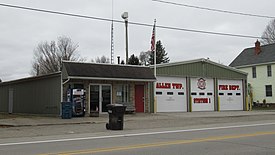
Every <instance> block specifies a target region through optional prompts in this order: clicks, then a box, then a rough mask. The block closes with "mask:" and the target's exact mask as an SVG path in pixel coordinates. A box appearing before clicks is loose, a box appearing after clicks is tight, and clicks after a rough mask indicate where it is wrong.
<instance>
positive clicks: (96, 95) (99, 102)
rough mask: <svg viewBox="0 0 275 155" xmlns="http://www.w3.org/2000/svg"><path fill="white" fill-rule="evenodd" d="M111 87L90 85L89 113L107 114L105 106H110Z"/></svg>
mask: <svg viewBox="0 0 275 155" xmlns="http://www.w3.org/2000/svg"><path fill="white" fill-rule="evenodd" d="M111 88H112V87H111V85H105V84H104V85H100V84H98V85H94V84H93V85H90V112H97V111H98V112H99V113H104V112H107V107H106V105H108V104H111V101H112V95H111V94H112V89H111Z"/></svg>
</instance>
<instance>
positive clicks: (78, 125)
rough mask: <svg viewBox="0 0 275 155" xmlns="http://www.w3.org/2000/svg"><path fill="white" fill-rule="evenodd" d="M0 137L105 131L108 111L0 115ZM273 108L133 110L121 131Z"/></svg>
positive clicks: (258, 116) (272, 116)
mask: <svg viewBox="0 0 275 155" xmlns="http://www.w3.org/2000/svg"><path fill="white" fill-rule="evenodd" d="M0 115H1V117H0V138H12V137H35V136H49V135H66V134H79V133H97V132H98V133H99V132H110V131H108V130H106V128H105V124H106V123H107V122H108V120H109V118H108V114H100V115H99V117H73V118H72V119H61V117H44V116H37V115H36V116H34V115H32V116H30V115H13V114H12V115H8V114H0ZM274 120H275V111H227V112H185V113H156V114H151V113H136V114H126V115H125V116H124V130H125V131H133V130H149V129H157V128H171V127H173V128H177V127H192V126H199V125H211V124H225V123H226V124H230V123H236V122H239V123H240V124H244V123H246V122H264V121H274Z"/></svg>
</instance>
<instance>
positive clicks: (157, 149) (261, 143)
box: [0, 121, 275, 155]
mask: <svg viewBox="0 0 275 155" xmlns="http://www.w3.org/2000/svg"><path fill="white" fill-rule="evenodd" d="M274 144H275V121H269V122H265V123H257V124H255V122H250V123H246V124H245V125H240V123H236V124H233V123H232V124H231V125H230V126H228V125H226V124H218V125H213V126H211V127H209V126H201V127H200V128H187V127H185V128H175V127H174V128H169V129H168V128H167V129H166V130H163V129H154V130H131V131H109V132H104V133H103V132H102V133H95V134H93V133H90V134H73V135H67V136H65V137H64V135H63V136H55V137H53V136H43V137H33V138H30V137H29V138H14V139H5V140H1V141H0V152H1V154H5V155H9V154H10V155H17V154H18V155H19V154H20V155H22V154H28V155H31V154H39V155H42V154H43V155H49V154H64V155H74V154H93V155H94V154H100V155H105V154H106V155H107V154H108V155H110V154H112V155H129V154H131V155H135V154H136V155H140V154H141V155H142V154H144V155H147V154H150V155H162V154H163V155H167V154H175V155H177V154H178V155H182V154H186V155H189V154H190V155H191V154H192V155H194V154H196V155H200V154H202V155H208V154H209V155H223V154H247V155H248V154H249V155H256V154H267V155H269V154H270V155H274V154H275V145H274Z"/></svg>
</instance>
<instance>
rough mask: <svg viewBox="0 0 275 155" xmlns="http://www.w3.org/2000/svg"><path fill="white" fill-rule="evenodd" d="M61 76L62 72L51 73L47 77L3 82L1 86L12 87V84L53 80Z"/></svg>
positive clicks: (0, 83)
mask: <svg viewBox="0 0 275 155" xmlns="http://www.w3.org/2000/svg"><path fill="white" fill-rule="evenodd" d="M60 75H61V72H55V73H50V74H46V75H39V76H32V77H26V78H22V79H17V80H12V81H2V82H0V86H1V85H3V86H4V85H10V84H18V83H24V82H31V81H36V80H41V79H47V78H51V77H58V76H60Z"/></svg>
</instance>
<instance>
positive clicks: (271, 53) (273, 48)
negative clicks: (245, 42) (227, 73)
mask: <svg viewBox="0 0 275 155" xmlns="http://www.w3.org/2000/svg"><path fill="white" fill-rule="evenodd" d="M266 63H275V43H274V44H268V45H263V46H261V52H260V53H259V54H258V55H256V54H255V48H254V47H251V48H246V49H244V50H243V51H242V52H241V53H240V54H239V55H238V56H237V57H236V58H235V59H234V60H233V61H232V62H231V64H230V65H229V66H231V67H244V66H252V65H259V64H266Z"/></svg>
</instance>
